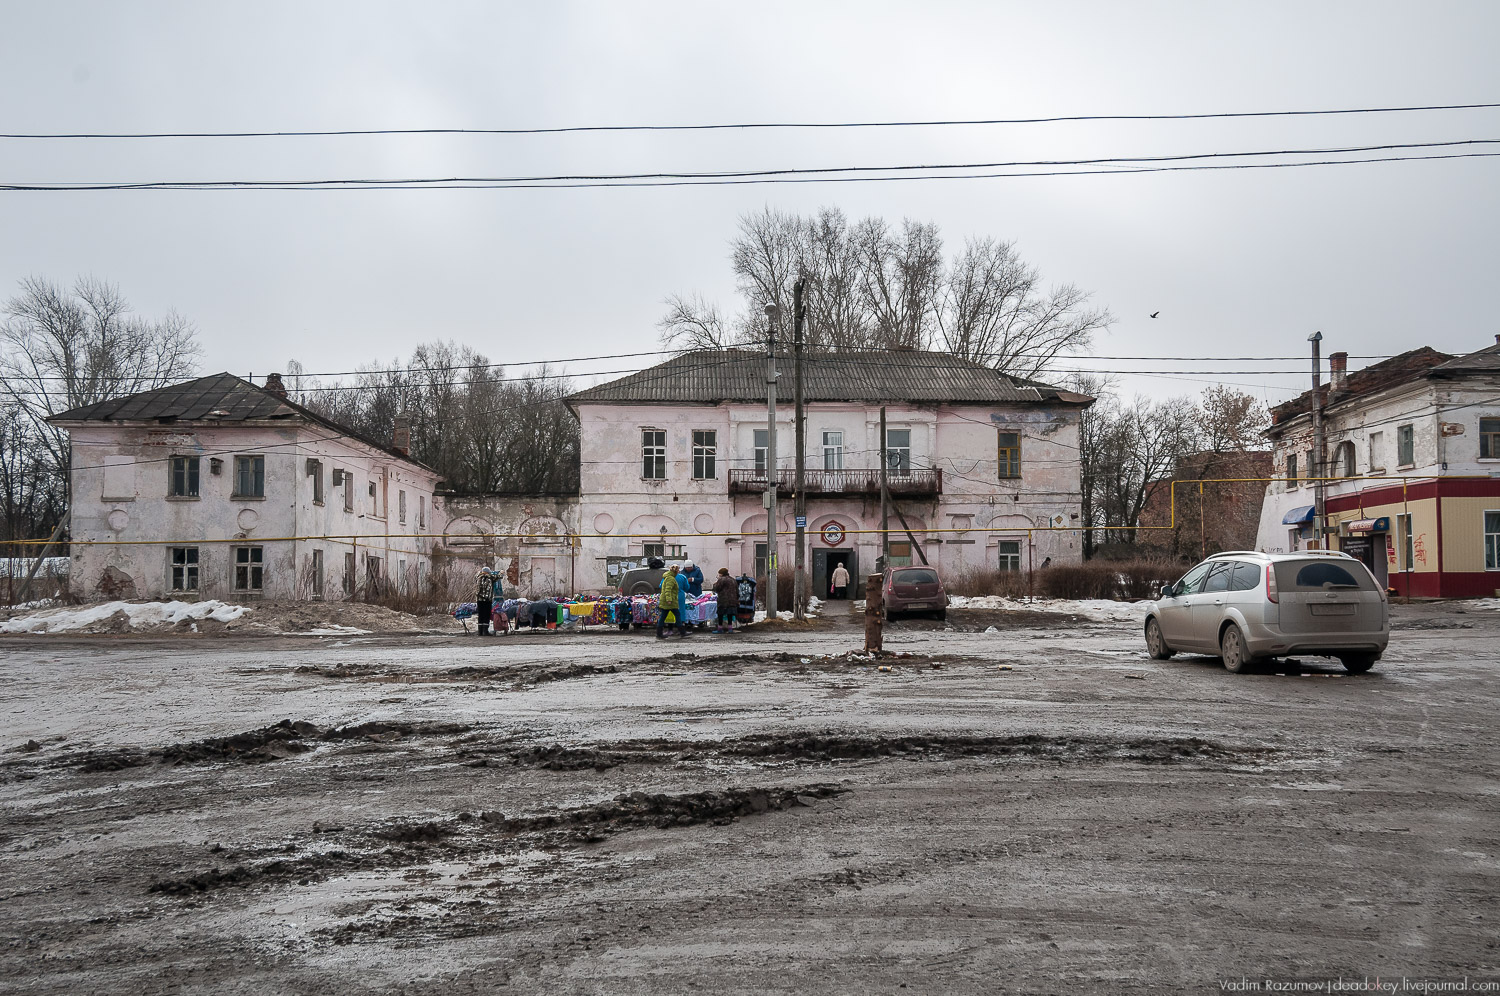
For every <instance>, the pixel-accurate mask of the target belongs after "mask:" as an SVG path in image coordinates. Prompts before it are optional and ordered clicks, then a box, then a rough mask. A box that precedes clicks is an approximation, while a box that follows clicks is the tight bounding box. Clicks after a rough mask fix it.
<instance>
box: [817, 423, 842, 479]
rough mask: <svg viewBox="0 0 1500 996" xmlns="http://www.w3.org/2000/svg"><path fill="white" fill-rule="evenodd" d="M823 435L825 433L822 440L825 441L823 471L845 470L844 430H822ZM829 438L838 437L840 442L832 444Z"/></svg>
mask: <svg viewBox="0 0 1500 996" xmlns="http://www.w3.org/2000/svg"><path fill="white" fill-rule="evenodd" d="M822 433H823V435H822V440H823V469H824V470H843V469H844V430H843V429H824V430H822ZM829 436H837V437H838V442H837V443H830V442H829V441H828V437H829Z"/></svg>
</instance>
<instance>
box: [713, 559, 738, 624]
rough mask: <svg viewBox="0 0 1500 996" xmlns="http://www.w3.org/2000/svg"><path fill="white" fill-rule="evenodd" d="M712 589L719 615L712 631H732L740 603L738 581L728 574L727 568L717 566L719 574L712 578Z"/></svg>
mask: <svg viewBox="0 0 1500 996" xmlns="http://www.w3.org/2000/svg"><path fill="white" fill-rule="evenodd" d="M713 591H714V599H715V600H716V603H717V608H716V609H715V611H716V612H717V614H718V617H719V618H718V622H717V624H716V625H715V626H714V632H715V633H733V632H734V617H735V613H736V612H737V611H738V610H739V604H740V583H739V582H738V581H736V580H735V579H734V578H733V577H732V576H731V575H730V573H729V568H727V567H721V568H719V576H718V577H717V578H715V579H714V589H713Z"/></svg>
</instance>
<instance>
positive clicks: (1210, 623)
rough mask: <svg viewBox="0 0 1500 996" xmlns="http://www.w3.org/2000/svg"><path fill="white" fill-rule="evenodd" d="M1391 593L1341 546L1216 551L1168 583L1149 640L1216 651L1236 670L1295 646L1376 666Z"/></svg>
mask: <svg viewBox="0 0 1500 996" xmlns="http://www.w3.org/2000/svg"><path fill="white" fill-rule="evenodd" d="M1390 637H1391V623H1390V610H1389V606H1388V603H1387V601H1386V594H1385V591H1384V589H1382V588H1381V587H1380V586H1379V585H1378V584H1376V583H1375V577H1374V575H1372V574H1371V573H1370V571H1369V569H1368V568H1366V567H1365V565H1364V564H1363V563H1362V562H1361V561H1358V560H1356V559H1354V558H1353V557H1350V556H1349V555H1347V554H1343V553H1336V552H1332V551H1307V552H1303V553H1254V552H1247V551H1233V552H1230V553H1219V554H1215V555H1214V556H1212V557H1209V558H1208V559H1207V560H1205V561H1204V562H1203V563H1201V564H1199V565H1198V566H1197V567H1194V568H1193V569H1192V570H1190V571H1188V572H1187V573H1186V574H1184V575H1183V576H1182V579H1181V580H1180V581H1178V582H1177V583H1176V584H1169V585H1166V586H1165V587H1163V588H1162V590H1161V597H1160V598H1158V599H1157V600H1156V601H1155V602H1152V603H1151V605H1150V606H1149V608H1148V609H1147V612H1146V649H1147V650H1148V651H1149V652H1150V654H1151V656H1152V657H1154V658H1156V659H1157V660H1166V659H1167V658H1169V657H1171V656H1172V655H1173V654H1174V653H1198V654H1212V655H1214V656H1217V657H1221V658H1223V660H1224V667H1225V668H1226V669H1227V670H1229V671H1233V672H1235V673H1239V672H1242V671H1248V670H1250V669H1251V668H1252V666H1253V665H1254V663H1255V662H1256V661H1257V660H1267V659H1270V658H1274V657H1290V656H1292V655H1295V654H1304V655H1319V656H1323V657H1337V658H1338V659H1339V661H1340V662H1342V663H1343V665H1344V668H1345V670H1347V671H1350V672H1354V673H1358V672H1361V671H1368V670H1370V668H1371V667H1373V666H1374V665H1375V662H1376V661H1377V660H1379V659H1380V655H1381V654H1382V653H1384V652H1385V648H1386V644H1387V643H1389V642H1390Z"/></svg>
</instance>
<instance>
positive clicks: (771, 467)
mask: <svg viewBox="0 0 1500 996" xmlns="http://www.w3.org/2000/svg"><path fill="white" fill-rule="evenodd" d="M776 311H777V309H776V305H774V304H768V305H766V497H765V505H766V618H767V619H775V618H776V617H777V612H778V609H777V602H776V566H777V565H776V485H777V480H776V378H777V377H779V376H780V374H778V373H777V372H776Z"/></svg>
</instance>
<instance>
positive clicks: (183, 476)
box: [167, 456, 198, 498]
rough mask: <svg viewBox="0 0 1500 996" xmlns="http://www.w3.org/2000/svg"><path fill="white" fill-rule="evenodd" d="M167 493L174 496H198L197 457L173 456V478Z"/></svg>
mask: <svg viewBox="0 0 1500 996" xmlns="http://www.w3.org/2000/svg"><path fill="white" fill-rule="evenodd" d="M167 494H168V495H170V496H171V497H173V498H197V497H198V458H197V457H188V456H174V457H173V458H172V479H171V482H170V483H169V484H168V486H167Z"/></svg>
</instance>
